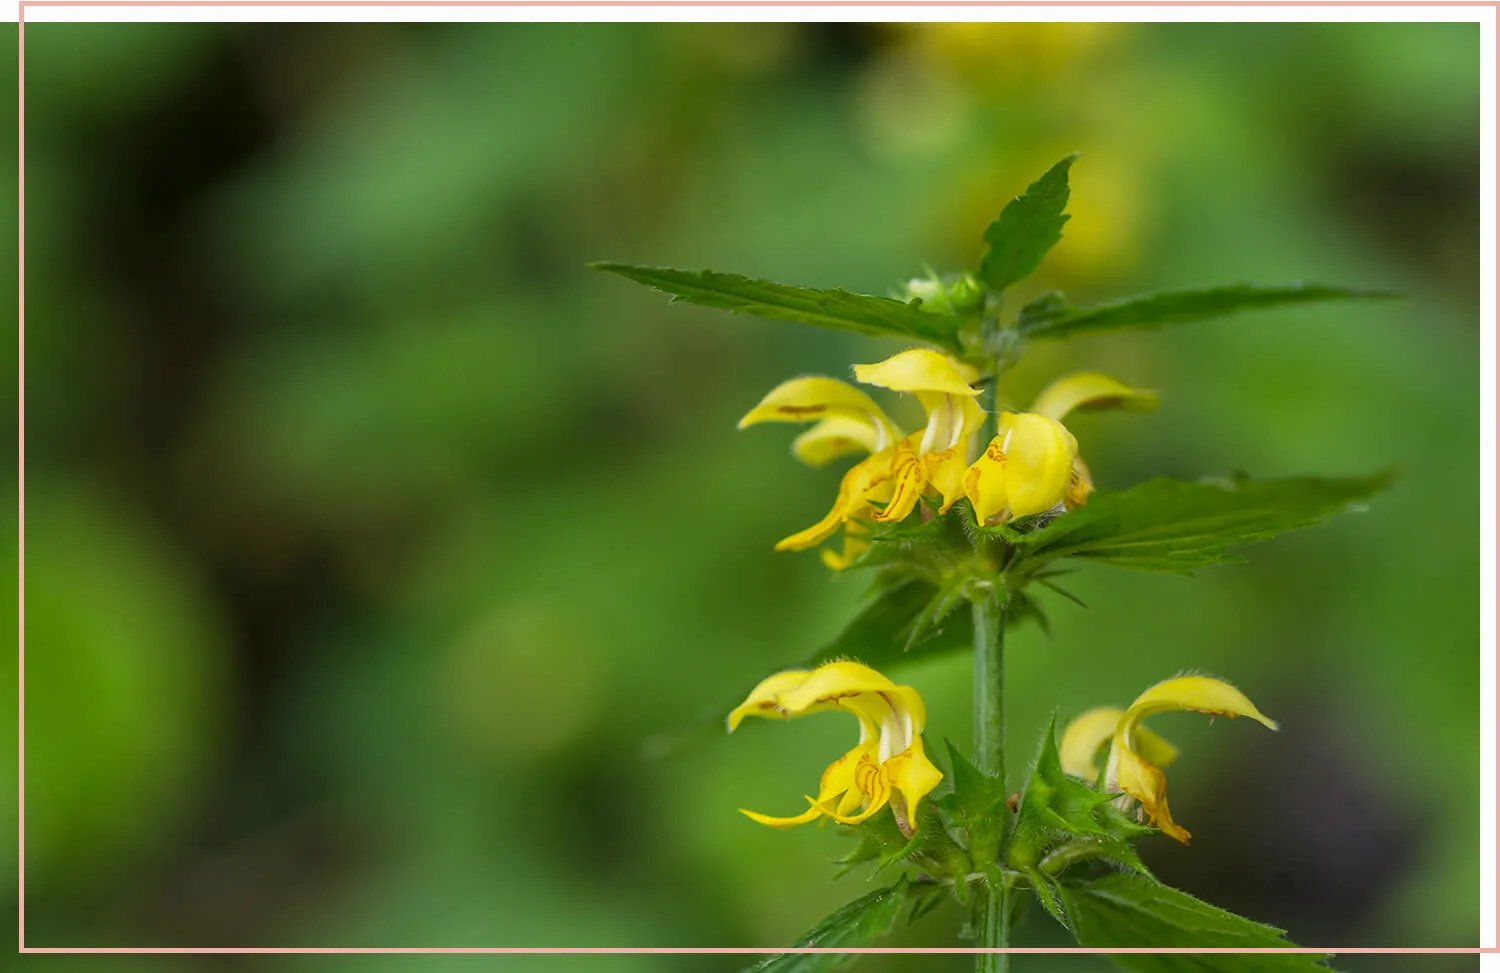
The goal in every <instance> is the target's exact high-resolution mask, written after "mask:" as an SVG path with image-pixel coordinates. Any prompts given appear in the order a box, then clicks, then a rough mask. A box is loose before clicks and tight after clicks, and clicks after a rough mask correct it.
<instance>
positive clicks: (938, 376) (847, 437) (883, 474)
mask: <svg viewBox="0 0 1500 973" xmlns="http://www.w3.org/2000/svg"><path fill="white" fill-rule="evenodd" d="M854 373H855V377H856V378H858V379H859V380H860V381H861V382H865V383H867V384H870V385H878V386H881V387H883V388H888V389H892V390H894V391H897V392H913V393H915V394H916V396H917V398H918V399H919V400H920V401H921V402H922V405H923V407H924V408H925V409H926V410H927V424H926V425H925V426H924V427H923V429H922V431H921V432H918V433H913V434H912V435H911V436H910V437H907V436H905V435H904V434H903V433H902V432H901V430H900V429H899V428H897V426H896V424H895V423H893V422H891V420H890V419H889V418H888V417H887V416H886V414H885V412H884V411H882V410H881V408H880V406H879V405H877V404H876V403H875V401H874V400H873V399H871V398H870V397H869V396H868V395H866V394H865V393H864V392H861V391H860V390H859V389H857V388H855V387H854V386H852V385H850V384H849V383H847V382H841V381H839V380H838V379H833V378H822V377H818V376H811V377H804V378H794V379H792V380H791V381H788V382H783V383H782V384H781V385H778V386H777V387H776V388H774V389H772V390H771V391H770V393H769V394H767V395H766V397H765V398H764V399H762V400H761V402H760V404H759V405H757V406H756V407H755V408H754V409H752V410H750V412H749V414H747V415H746V416H745V417H744V418H743V419H741V420H740V424H739V425H740V428H741V429H743V428H745V427H746V426H752V425H755V424H757V423H761V422H809V421H816V422H817V424H816V425H814V426H813V427H812V428H811V429H809V430H808V431H807V432H805V433H803V434H802V435H801V436H798V437H797V439H796V441H795V442H793V444H792V450H793V452H794V453H795V454H796V456H797V457H798V458H799V459H801V460H802V461H803V462H805V463H807V464H809V465H811V466H823V465H825V464H827V463H831V462H833V461H834V460H836V459H839V458H841V457H844V456H848V455H851V454H857V453H859V452H867V453H869V455H868V456H867V457H866V458H865V459H863V460H861V461H860V462H858V463H856V464H855V465H854V466H853V467H851V468H850V469H849V471H848V472H847V473H845V474H844V479H843V481H842V482H841V483H840V484H839V493H838V497H837V499H836V500H835V501H834V504H833V508H832V509H831V510H829V512H828V514H827V515H826V516H825V517H824V518H823V519H822V520H820V521H818V523H816V524H814V525H813V526H811V527H809V528H807V529H806V530H802V531H798V532H797V533H795V534H793V535H791V536H790V537H785V538H783V539H782V540H781V541H779V542H778V543H777V545H776V549H777V550H778V551H785V550H804V549H806V548H809V547H813V546H815V545H818V544H821V543H822V542H823V541H825V540H827V539H828V538H829V537H831V536H832V535H833V534H834V532H836V531H837V530H838V529H839V527H840V526H844V527H845V528H846V529H845V538H844V552H843V554H841V555H840V554H834V553H832V552H825V553H824V558H823V559H824V561H825V563H828V564H829V566H830V567H833V568H835V569H841V568H842V567H844V566H845V565H847V564H848V563H849V562H851V561H852V560H853V559H854V558H856V557H858V555H859V554H860V553H861V552H862V551H863V550H864V549H865V547H867V546H868V541H866V540H864V539H863V538H862V536H861V535H863V534H865V533H868V531H867V529H865V528H863V527H862V526H861V524H860V523H859V522H860V521H864V520H870V521H875V522H877V523H888V522H894V521H899V520H902V519H904V518H905V517H906V516H907V515H908V514H910V513H911V512H912V510H913V509H914V508H915V507H916V504H917V500H918V498H919V497H920V496H921V495H922V493H923V492H924V491H925V490H926V489H927V488H928V487H929V486H932V487H934V488H935V489H937V491H938V492H939V493H941V494H942V496H943V505H942V509H943V510H944V511H946V510H947V509H948V507H949V506H950V505H952V504H953V503H954V502H955V501H957V500H958V498H959V497H961V496H962V495H963V483H962V480H963V471H964V467H965V464H966V463H967V462H968V455H967V454H968V448H969V436H970V435H971V434H972V433H973V432H974V430H976V429H978V428H979V426H980V425H981V424H983V422H984V412H983V411H982V410H981V409H980V408H979V405H978V403H977V402H975V401H974V400H975V397H976V396H978V394H979V392H978V390H977V389H974V388H972V387H970V385H969V382H971V381H973V380H974V378H975V377H976V376H975V373H974V370H973V369H971V368H969V367H968V366H966V365H963V364H961V363H960V362H958V361H955V360H954V359H952V358H949V357H948V356H946V355H943V354H940V353H938V352H936V351H931V350H928V349H924V348H917V349H912V350H910V351H904V352H901V353H900V354H897V355H895V356H893V357H891V358H888V359H886V360H885V361H883V362H879V363H877V364H874V365H856V366H855V368H854ZM875 504H884V507H876V506H875Z"/></svg>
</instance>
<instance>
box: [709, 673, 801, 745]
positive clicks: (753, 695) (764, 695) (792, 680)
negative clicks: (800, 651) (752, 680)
mask: <svg viewBox="0 0 1500 973" xmlns="http://www.w3.org/2000/svg"><path fill="white" fill-rule="evenodd" d="M811 675H812V670H810V669H791V670H788V671H787V672H778V673H776V674H775V675H774V676H767V677H766V678H765V679H762V680H761V681H760V682H759V683H758V684H757V685H756V687H755V688H754V689H752V690H750V695H749V696H746V697H745V701H744V702H743V703H741V704H740V705H738V706H736V707H735V708H734V710H733V711H731V712H730V714H729V720H728V722H729V732H730V733H733V732H734V731H735V730H736V729H738V728H739V725H740V723H741V722H742V721H743V720H744V719H745V717H747V716H764V717H766V718H767V719H772V720H789V719H791V717H792V715H791V714H790V713H787V712H785V711H784V710H782V709H781V708H780V707H781V704H780V702H779V700H780V699H781V695H782V693H785V692H786V691H787V690H789V689H793V688H795V687H797V686H800V685H802V684H803V683H805V682H807V680H808V678H809V677H810V676H811Z"/></svg>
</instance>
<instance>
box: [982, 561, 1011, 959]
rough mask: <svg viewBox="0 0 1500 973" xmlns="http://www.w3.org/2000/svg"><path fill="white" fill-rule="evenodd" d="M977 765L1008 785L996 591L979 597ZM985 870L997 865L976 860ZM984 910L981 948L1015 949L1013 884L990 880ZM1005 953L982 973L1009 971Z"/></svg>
mask: <svg viewBox="0 0 1500 973" xmlns="http://www.w3.org/2000/svg"><path fill="white" fill-rule="evenodd" d="M974 762H975V764H976V765H977V766H978V767H979V769H980V770H982V771H984V772H985V773H987V774H990V775H991V776H994V777H998V778H1000V781H1001V783H1002V785H1003V783H1004V781H1005V609H1004V607H1002V604H1001V601H1000V593H999V592H998V591H996V590H994V589H993V588H992V589H990V590H989V591H987V592H985V593H983V594H981V595H976V596H975V598H974ZM976 864H977V865H979V867H980V868H984V867H985V866H986V865H991V864H994V863H992V862H976ZM981 896H982V898H981V900H980V902H979V903H978V907H979V945H980V946H984V947H994V946H999V947H1004V946H1008V945H1010V923H1009V921H1008V916H1009V912H1010V883H1009V882H1003V881H1002V882H1001V883H1000V884H999V886H998V887H997V886H996V885H995V884H993V883H992V882H986V883H985V885H984V886H983V891H982V892H981ZM1009 961H1010V957H1009V956H1008V955H1007V954H1005V953H980V954H979V955H978V961H977V963H976V966H975V968H976V970H977V971H978V973H1005V970H1006V969H1007V968H1008V967H1009Z"/></svg>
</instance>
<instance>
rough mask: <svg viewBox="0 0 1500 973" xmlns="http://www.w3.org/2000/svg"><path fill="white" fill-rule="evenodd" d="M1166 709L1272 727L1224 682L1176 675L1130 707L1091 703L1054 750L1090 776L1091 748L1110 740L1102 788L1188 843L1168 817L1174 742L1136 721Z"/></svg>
mask: <svg viewBox="0 0 1500 973" xmlns="http://www.w3.org/2000/svg"><path fill="white" fill-rule="evenodd" d="M1171 710H1190V711H1192V712H1195V713H1206V714H1207V715H1209V716H1228V717H1235V716H1248V717H1250V718H1251V719H1252V720H1255V721H1256V722H1257V723H1260V724H1262V725H1263V726H1266V727H1269V728H1270V729H1272V730H1274V729H1276V722H1275V721H1274V720H1271V719H1269V718H1268V717H1267V716H1266V715H1265V714H1263V713H1262V712H1261V711H1260V710H1258V709H1256V708H1255V704H1254V703H1252V702H1250V700H1249V699H1247V698H1246V697H1245V694H1244V693H1242V692H1240V691H1239V690H1238V689H1235V688H1234V687H1233V686H1231V685H1229V683H1227V682H1224V681H1222V680H1220V679H1213V678H1210V677H1208V676H1178V677H1176V678H1174V679H1168V680H1166V681H1165V682H1160V683H1157V684H1156V685H1155V686H1152V687H1151V688H1150V689H1148V690H1146V691H1145V692H1144V693H1141V694H1140V695H1139V696H1137V697H1136V700H1135V702H1133V703H1131V704H1130V708H1129V709H1126V710H1123V711H1122V710H1118V709H1112V708H1100V709H1094V710H1089V711H1088V712H1087V713H1084V714H1082V715H1081V716H1079V717H1078V718H1076V719H1075V720H1073V721H1072V722H1071V723H1069V724H1068V726H1067V728H1066V729H1065V730H1064V731H1063V739H1062V745H1061V747H1060V751H1059V756H1060V757H1061V760H1062V766H1063V770H1064V771H1065V772H1067V773H1069V774H1073V775H1075V776H1078V777H1083V778H1086V779H1089V780H1092V779H1093V778H1094V777H1096V776H1097V775H1098V770H1097V769H1096V767H1095V766H1094V754H1095V753H1096V752H1097V751H1098V749H1099V747H1100V746H1102V745H1103V743H1104V741H1105V740H1109V741H1110V751H1109V762H1108V764H1107V765H1106V767H1105V771H1104V787H1105V790H1107V791H1119V792H1121V793H1123V794H1125V795H1126V796H1127V797H1128V798H1131V799H1134V800H1136V801H1139V802H1140V805H1141V808H1142V809H1143V810H1144V811H1145V812H1146V815H1147V816H1148V818H1149V819H1150V821H1151V823H1152V824H1153V825H1155V826H1156V827H1158V828H1160V829H1161V830H1162V832H1163V833H1165V834H1168V835H1171V836H1172V837H1173V838H1176V839H1177V840H1178V841H1180V842H1182V843H1183V844H1187V843H1188V840H1189V839H1190V838H1192V835H1191V834H1190V833H1189V832H1188V830H1187V829H1186V828H1184V827H1182V826H1181V825H1179V824H1178V823H1177V822H1175V821H1173V820H1172V813H1171V811H1170V810H1169V809H1168V808H1167V775H1166V774H1165V773H1163V772H1162V769H1163V768H1164V767H1167V766H1169V765H1170V764H1171V763H1172V761H1174V760H1175V759H1177V748H1176V747H1174V746H1172V745H1171V744H1170V743H1168V742H1167V741H1165V740H1163V739H1162V738H1161V737H1159V736H1157V735H1156V734H1154V733H1152V732H1151V731H1150V730H1147V729H1146V728H1145V727H1143V726H1141V720H1143V719H1145V718H1146V717H1148V716H1151V715H1152V714H1155V713H1164V712H1168V711H1171Z"/></svg>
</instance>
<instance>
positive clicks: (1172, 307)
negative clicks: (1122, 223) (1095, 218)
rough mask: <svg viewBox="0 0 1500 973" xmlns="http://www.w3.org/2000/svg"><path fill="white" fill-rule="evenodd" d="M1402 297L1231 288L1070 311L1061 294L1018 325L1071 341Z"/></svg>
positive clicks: (1047, 298) (1039, 302)
mask: <svg viewBox="0 0 1500 973" xmlns="http://www.w3.org/2000/svg"><path fill="white" fill-rule="evenodd" d="M1399 297H1400V295H1399V294H1391V293H1387V292H1384V291H1360V290H1353V289H1351V288H1348V287H1330V286H1325V285H1322V284H1283V285H1261V284H1231V285H1230V286H1228V287H1210V288H1206V289H1204V290H1194V291H1168V292H1165V293H1162V294H1149V295H1146V296H1144V297H1132V298H1128V299H1126V300H1123V301H1115V302H1113V303H1110V304H1100V305H1096V306H1095V307H1069V306H1068V305H1067V302H1065V301H1064V300H1063V297H1062V295H1061V294H1057V293H1049V294H1045V295H1043V296H1042V297H1039V298H1037V299H1036V300H1035V301H1032V302H1031V303H1030V304H1028V305H1026V306H1025V307H1023V308H1022V309H1021V312H1020V314H1019V315H1018V316H1017V318H1016V324H1017V326H1018V327H1019V328H1020V329H1021V332H1022V333H1023V334H1025V335H1027V336H1029V337H1033V338H1071V337H1073V336H1074V335H1079V334H1085V333H1090V332H1095V331H1127V330H1135V329H1140V328H1157V327H1161V326H1162V325H1164V324H1184V323H1188V322H1193V321H1207V320H1209V319H1211V318H1220V317H1224V316H1225V315H1229V314H1236V313H1238V312H1240V311H1261V310H1268V309H1270V308H1277V307H1290V306H1292V305H1297V304H1316V303H1322V302H1327V301H1349V300H1390V299H1394V298H1399Z"/></svg>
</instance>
